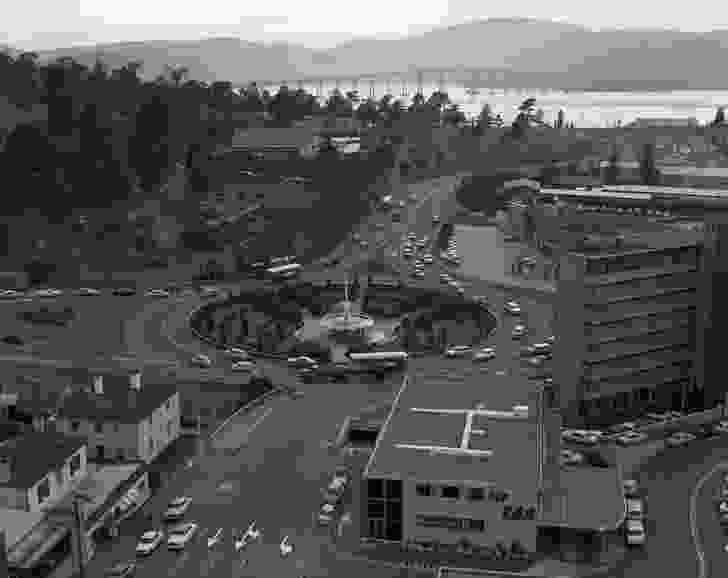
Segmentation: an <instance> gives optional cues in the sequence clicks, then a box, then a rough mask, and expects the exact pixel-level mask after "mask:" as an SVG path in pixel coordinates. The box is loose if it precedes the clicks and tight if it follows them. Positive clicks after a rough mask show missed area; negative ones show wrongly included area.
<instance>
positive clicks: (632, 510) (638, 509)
mask: <svg viewBox="0 0 728 578" xmlns="http://www.w3.org/2000/svg"><path fill="white" fill-rule="evenodd" d="M625 504H626V506H627V518H628V519H630V520H641V519H642V518H643V517H644V515H645V508H644V504H643V503H642V500H640V499H639V498H627V499H626V500H625Z"/></svg>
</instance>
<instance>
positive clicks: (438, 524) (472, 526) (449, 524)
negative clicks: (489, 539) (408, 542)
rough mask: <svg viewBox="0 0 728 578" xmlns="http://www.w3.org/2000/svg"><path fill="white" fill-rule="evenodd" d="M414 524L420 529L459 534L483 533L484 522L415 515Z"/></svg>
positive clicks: (454, 517) (451, 517) (456, 517)
mask: <svg viewBox="0 0 728 578" xmlns="http://www.w3.org/2000/svg"><path fill="white" fill-rule="evenodd" d="M415 523H416V524H417V525H418V526H420V527H422V528H447V529H448V530H457V531H460V532H484V531H485V520H476V519H474V518H465V517H460V516H436V515H426V514H417V516H416V517H415Z"/></svg>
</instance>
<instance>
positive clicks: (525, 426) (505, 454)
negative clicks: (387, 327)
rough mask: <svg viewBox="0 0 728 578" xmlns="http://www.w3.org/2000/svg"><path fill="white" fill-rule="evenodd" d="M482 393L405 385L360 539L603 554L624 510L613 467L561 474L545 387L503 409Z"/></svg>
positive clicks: (371, 469)
mask: <svg viewBox="0 0 728 578" xmlns="http://www.w3.org/2000/svg"><path fill="white" fill-rule="evenodd" d="M439 379H440V381H441V382H442V381H444V379H443V378H442V377H440V378H439ZM529 387H530V386H529ZM484 391H485V390H484V389H483V387H482V383H481V381H480V379H479V378H472V379H465V380H463V382H458V383H447V384H445V383H439V384H438V383H435V381H434V379H433V380H428V379H424V378H422V377H421V376H420V377H417V378H414V379H412V380H410V379H409V378H405V380H404V382H403V384H402V387H401V389H400V391H399V392H398V394H397V396H396V398H395V401H394V403H393V406H392V409H391V411H390V413H389V415H388V416H387V419H386V420H385V422H384V425H383V426H382V429H381V431H380V433H379V436H378V438H377V441H376V444H375V447H374V450H373V452H372V455H371V457H370V460H369V462H368V464H367V467H366V469H365V472H364V476H363V477H364V481H363V490H362V503H361V507H362V527H361V534H362V536H363V537H364V539H365V540H367V541H374V542H395V543H400V544H401V545H402V546H404V547H409V546H410V545H417V544H419V545H421V546H435V547H439V548H445V549H452V548H457V547H458V546H461V547H462V545H463V543H467V544H468V545H469V547H473V548H476V549H483V550H487V549H494V548H496V547H497V546H498V545H499V544H500V545H501V546H504V547H505V548H507V549H508V548H509V547H511V545H512V544H513V543H514V542H517V543H519V544H520V545H521V546H522V547H524V548H525V549H526V550H527V551H529V552H535V551H538V550H540V549H541V547H542V543H543V542H544V540H546V539H550V540H555V541H556V542H558V541H559V540H564V541H566V540H574V539H575V540H576V541H577V542H578V543H579V544H580V546H579V547H581V546H583V544H584V543H586V542H587V541H589V542H590V543H591V544H594V545H596V546H597V550H601V549H603V548H604V546H605V545H606V540H604V539H603V537H604V536H605V535H606V533H608V532H614V531H615V530H616V529H617V528H618V527H619V525H620V524H621V522H622V519H623V514H624V503H623V501H622V495H621V488H620V482H619V475H618V473H617V470H616V467H614V463H612V467H603V468H591V467H582V468H578V469H570V470H565V469H564V468H562V467H561V464H560V450H561V437H560V416H559V412H558V395H557V392H556V391H554V390H552V389H550V388H549V387H547V386H542V387H538V388H535V389H532V390H531V391H530V393H529V396H528V405H526V406H524V405H514V406H512V407H508V408H505V409H500V408H499V409H495V408H488V400H487V399H485V400H484V399H483V396H484ZM498 395H506V396H507V395H508V394H507V393H503V394H500V393H499V394H498ZM485 397H486V398H487V397H488V395H487V393H486V394H485ZM595 492H596V493H595ZM595 495H598V496H599V499H598V500H594V496H595ZM569 532H572V534H571V535H569ZM587 535H588V536H590V537H591V538H589V539H586V538H584V536H587ZM594 537H596V539H592V538H594Z"/></svg>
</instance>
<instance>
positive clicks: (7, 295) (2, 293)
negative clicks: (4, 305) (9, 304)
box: [0, 289, 23, 299]
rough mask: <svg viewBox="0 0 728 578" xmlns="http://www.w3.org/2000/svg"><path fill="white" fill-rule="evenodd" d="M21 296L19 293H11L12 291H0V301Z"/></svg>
mask: <svg viewBox="0 0 728 578" xmlns="http://www.w3.org/2000/svg"><path fill="white" fill-rule="evenodd" d="M22 296H23V294H22V293H21V292H20V291H13V290H12V289H3V290H2V291H0V299H19V298H20V297H22Z"/></svg>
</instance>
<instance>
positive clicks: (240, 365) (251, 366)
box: [230, 361, 256, 372]
mask: <svg viewBox="0 0 728 578" xmlns="http://www.w3.org/2000/svg"><path fill="white" fill-rule="evenodd" d="M255 368H256V365H255V363H254V362H252V361H236V362H235V363H233V365H232V367H231V368H230V369H232V371H245V372H252V371H255Z"/></svg>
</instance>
